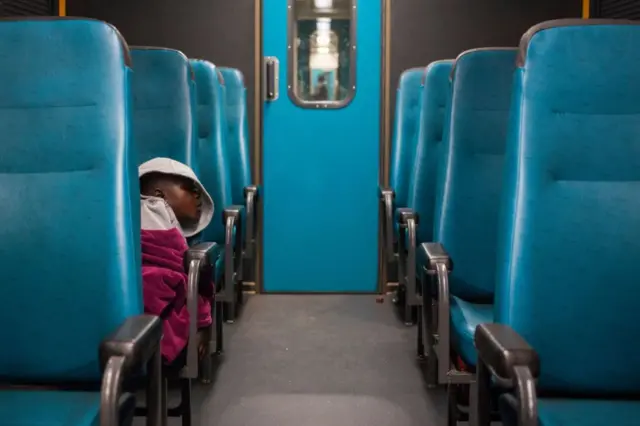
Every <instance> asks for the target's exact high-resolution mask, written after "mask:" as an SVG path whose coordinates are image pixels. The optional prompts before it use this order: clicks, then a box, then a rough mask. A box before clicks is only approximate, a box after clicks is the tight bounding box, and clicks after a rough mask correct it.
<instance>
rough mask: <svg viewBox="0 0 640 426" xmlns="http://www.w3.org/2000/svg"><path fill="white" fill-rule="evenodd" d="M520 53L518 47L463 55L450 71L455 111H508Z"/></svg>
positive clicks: (487, 49)
mask: <svg viewBox="0 0 640 426" xmlns="http://www.w3.org/2000/svg"><path fill="white" fill-rule="evenodd" d="M517 52H518V50H517V49H516V48H504V47H497V48H483V49H473V50H468V51H466V52H463V53H461V54H460V55H459V56H458V58H457V59H456V60H455V62H454V64H453V67H452V70H451V78H452V82H453V85H454V86H453V96H454V99H455V102H454V108H455V109H458V110H459V109H460V108H462V109H463V110H465V111H467V110H469V111H471V110H473V111H481V110H485V111H503V110H505V111H506V110H508V109H509V105H510V104H511V85H512V81H513V72H514V71H515V69H516V62H515V61H516V54H517Z"/></svg>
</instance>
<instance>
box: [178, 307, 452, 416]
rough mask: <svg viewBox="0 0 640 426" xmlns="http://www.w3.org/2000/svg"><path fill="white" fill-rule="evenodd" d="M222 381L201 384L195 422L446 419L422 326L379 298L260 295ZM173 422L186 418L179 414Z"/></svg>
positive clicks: (231, 348) (233, 337)
mask: <svg viewBox="0 0 640 426" xmlns="http://www.w3.org/2000/svg"><path fill="white" fill-rule="evenodd" d="M226 331H227V342H226V355H225V358H224V360H223V361H222V363H221V365H220V367H219V369H218V374H217V377H216V380H215V383H214V384H213V385H212V386H210V387H203V386H201V385H199V386H198V388H197V389H196V390H195V395H194V415H195V419H194V420H195V421H194V424H195V425H203V426H213V425H216V426H254V425H255V426H289V425H290V426H316V425H317V426H321V425H322V426H324V425H335V426H338V425H340V426H351V425H354V426H355V425H358V426H359V425H362V426H374V425H379V426H386V425H389V426H391V425H393V426H413V425H416V426H417V425H422V426H426V425H442V424H444V422H445V420H444V414H445V400H444V394H443V393H442V392H441V391H433V390H427V389H426V387H425V385H424V381H423V379H422V375H421V371H420V368H419V365H418V363H417V361H416V358H415V349H414V347H415V343H414V339H415V334H414V333H415V328H406V327H405V326H404V325H402V324H401V322H400V321H398V319H397V318H395V316H394V312H393V309H392V307H391V306H390V304H389V301H388V300H387V301H385V303H383V304H378V303H376V298H375V296H352V295H344V296H341V295H339V296H311V295H309V296H306V295H305V296H302V295H300V296H276V295H273V296H254V297H253V298H251V299H250V300H249V302H248V304H247V306H246V308H245V310H244V312H243V314H242V318H241V319H240V321H238V322H237V323H236V324H233V325H229V326H227V328H226ZM171 424H172V425H173V424H179V422H177V421H176V420H172V421H171Z"/></svg>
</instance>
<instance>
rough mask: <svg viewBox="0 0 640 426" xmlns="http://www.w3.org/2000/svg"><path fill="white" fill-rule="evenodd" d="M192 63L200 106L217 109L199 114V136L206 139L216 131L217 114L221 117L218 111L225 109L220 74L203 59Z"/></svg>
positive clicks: (192, 60)
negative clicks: (215, 120)
mask: <svg viewBox="0 0 640 426" xmlns="http://www.w3.org/2000/svg"><path fill="white" fill-rule="evenodd" d="M190 62H191V67H192V69H193V72H194V75H195V79H196V87H197V92H198V96H197V98H198V106H201V107H203V106H206V107H209V108H214V109H216V110H214V111H213V112H212V111H211V110H209V111H207V112H203V111H200V112H199V114H198V135H199V136H200V137H201V138H206V137H208V136H209V135H210V134H211V131H212V130H213V129H214V123H213V121H214V119H217V118H216V113H218V115H219V112H218V111H217V109H218V108H224V107H225V104H224V99H221V98H222V93H221V86H220V79H219V78H218V76H219V74H220V72H219V70H218V68H217V67H216V66H215V65H214V64H212V63H211V62H208V61H204V60H201V59H191V60H190Z"/></svg>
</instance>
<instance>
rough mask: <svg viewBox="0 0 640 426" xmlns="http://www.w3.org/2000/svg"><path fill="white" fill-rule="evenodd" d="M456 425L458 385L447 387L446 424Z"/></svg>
mask: <svg viewBox="0 0 640 426" xmlns="http://www.w3.org/2000/svg"><path fill="white" fill-rule="evenodd" d="M457 425H458V386H456V385H453V384H449V385H448V387H447V426H457Z"/></svg>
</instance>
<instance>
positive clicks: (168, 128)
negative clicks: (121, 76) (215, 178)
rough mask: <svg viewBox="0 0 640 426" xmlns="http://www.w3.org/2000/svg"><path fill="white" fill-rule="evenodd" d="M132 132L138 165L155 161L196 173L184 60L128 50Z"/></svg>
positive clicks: (189, 76) (189, 79)
mask: <svg viewBox="0 0 640 426" xmlns="http://www.w3.org/2000/svg"><path fill="white" fill-rule="evenodd" d="M131 56H132V58H133V66H134V73H133V85H132V89H133V100H134V131H135V138H136V143H137V145H138V153H139V155H138V161H139V163H140V164H142V163H144V162H145V161H147V160H150V159H152V158H156V157H167V158H171V159H173V160H176V161H180V162H181V163H184V164H186V165H188V166H189V167H191V168H192V169H194V171H196V173H197V172H198V171H197V164H196V161H195V159H196V157H195V155H196V154H195V149H196V139H197V133H196V125H197V123H196V114H195V112H194V110H193V109H194V105H195V102H196V101H195V81H194V80H193V78H194V75H193V70H192V69H191V66H190V64H189V60H188V59H187V57H186V56H185V55H184V54H183V53H182V52H180V51H177V50H172V49H164V48H151V47H132V48H131Z"/></svg>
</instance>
